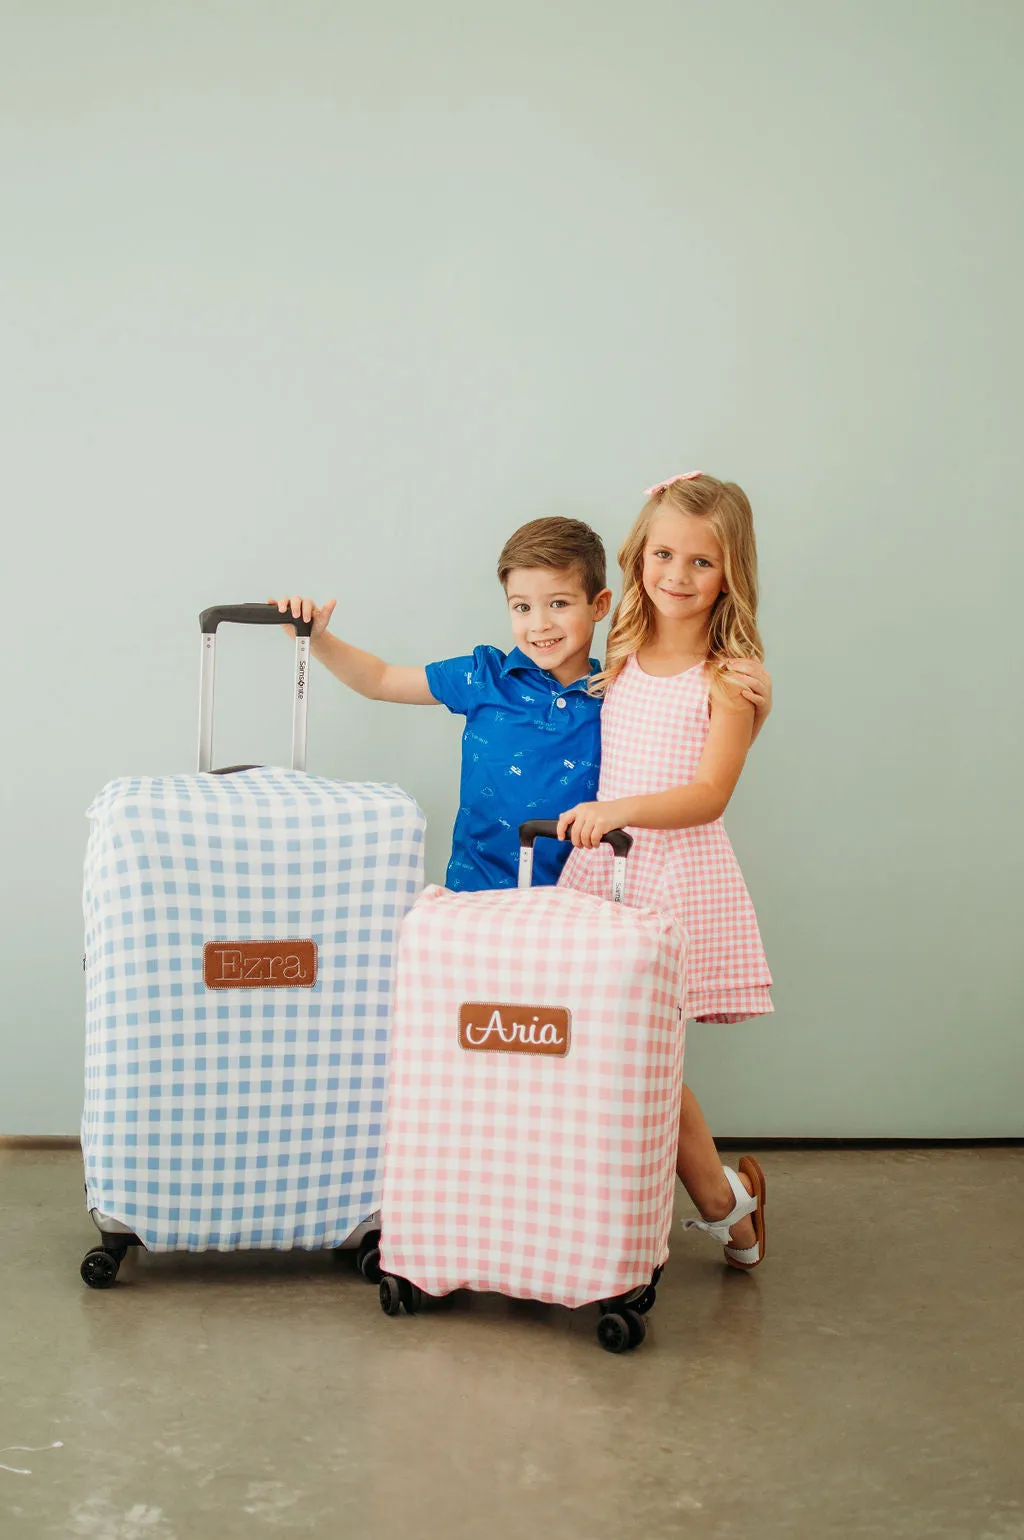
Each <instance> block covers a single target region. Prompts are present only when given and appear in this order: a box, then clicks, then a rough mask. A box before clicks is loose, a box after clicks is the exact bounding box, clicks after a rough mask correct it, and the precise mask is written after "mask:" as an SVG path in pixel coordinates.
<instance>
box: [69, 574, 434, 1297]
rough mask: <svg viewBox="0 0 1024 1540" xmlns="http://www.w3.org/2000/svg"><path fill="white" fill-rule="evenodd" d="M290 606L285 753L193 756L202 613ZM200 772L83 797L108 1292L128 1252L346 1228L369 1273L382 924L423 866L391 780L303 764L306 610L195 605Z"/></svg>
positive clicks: (96, 1185)
mask: <svg viewBox="0 0 1024 1540" xmlns="http://www.w3.org/2000/svg"><path fill="white" fill-rule="evenodd" d="M224 621H234V622H240V623H243V624H249V625H274V624H288V623H291V624H295V625H296V631H297V637H296V660H295V687H294V712H293V727H292V768H291V769H290V770H284V769H275V768H266V767H255V766H246V765H237V766H232V767H231V768H230V769H229V770H222V771H213V772H211V764H212V742H213V682H214V658H215V646H216V633H217V627H218V625H219V624H221V623H223V622H224ZM200 628H201V632H202V671H201V685H200V730H199V773H198V774H196V775H174V776H153V777H148V776H146V777H138V778H134V779H124V780H116V781H112V782H111V783H110V784H109V785H107V786H106V787H105V788H104V789H103V791H102V792H101V793H100V794H99V796H98V797H97V798H96V800H95V801H94V802H93V804H92V806H91V807H90V809H89V814H88V816H89V819H90V823H91V828H90V835H89V842H88V850H87V855H86V861H85V884H84V896H83V907H84V913H85V930H86V952H85V959H84V966H85V973H86V1075H85V1108H84V1113H83V1118H82V1149H83V1154H84V1157H85V1177H86V1195H87V1203H88V1207H89V1211H90V1213H91V1214H92V1217H93V1220H94V1221H95V1223H96V1225H97V1228H98V1229H99V1230H100V1243H99V1245H97V1246H96V1247H94V1248H93V1249H92V1250H91V1251H90V1252H89V1253H88V1255H87V1256H86V1257H85V1260H84V1261H83V1263H82V1266H81V1274H82V1278H83V1279H84V1281H85V1282H86V1283H87V1284H89V1285H90V1286H91V1287H93V1288H106V1287H109V1286H110V1285H111V1284H112V1283H113V1282H114V1280H115V1279H116V1277H117V1272H118V1267H119V1264H120V1263H121V1261H122V1260H123V1259H124V1257H125V1255H126V1253H127V1249H128V1247H129V1246H132V1245H139V1244H141V1245H143V1246H145V1247H146V1248H147V1249H148V1250H150V1251H170V1250H190V1251H204V1250H220V1251H227V1250H235V1249H247V1248H274V1249H290V1248H306V1249H314V1248H316V1249H319V1248H336V1247H353V1246H358V1247H359V1261H360V1266H361V1267H362V1268H363V1270H364V1272H365V1273H366V1275H367V1276H369V1277H372V1278H374V1279H376V1278H377V1277H379V1274H378V1273H377V1272H376V1259H377V1250H376V1243H377V1237H378V1233H379V1232H378V1229H377V1224H376V1213H377V1210H378V1209H379V1206H380V1196H381V1193H380V1189H381V1168H382V1156H383V1120H384V1103H385V1084H386V1073H387V1055H388V1039H389V1033H390V1015H391V992H392V981H393V974H394V963H395V952H396V941H397V935H398V928H399V926H400V924H401V921H402V918H403V916H404V915H405V913H406V911H407V910H408V908H409V906H410V905H411V904H412V902H413V901H414V899H415V897H416V895H417V894H418V892H419V891H420V889H421V888H422V885H423V834H424V819H423V815H422V813H421V812H420V810H419V808H418V807H417V805H416V803H415V802H414V801H413V800H412V798H410V797H408V796H407V795H406V794H405V793H404V792H402V791H400V790H399V788H398V787H397V786H391V785H385V784H365V785H357V784H347V783H344V782H339V781H330V780H324V779H321V778H318V777H316V776H311V775H307V774H306V773H305V760H306V707H307V696H308V673H309V632H310V629H311V628H310V626H309V624H308V623H306V624H303V623H302V622H298V623H296V622H293V621H292V619H291V616H285V615H281V614H279V612H278V610H277V606H276V605H264V604H260V605H227V606H221V607H218V608H215V609H210V610H205V611H204V612H203V614H202V616H201V617H200Z"/></svg>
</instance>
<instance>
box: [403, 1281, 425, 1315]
mask: <svg viewBox="0 0 1024 1540" xmlns="http://www.w3.org/2000/svg"><path fill="white" fill-rule="evenodd" d="M398 1292H399V1294H400V1295H401V1297H402V1304H403V1305H404V1306H405V1313H406V1315H416V1314H417V1313H418V1312H419V1309H420V1307H421V1305H422V1304H423V1295H422V1294H421V1292H420V1290H419V1289H418V1288H417V1287H416V1285H415V1284H414V1283H409V1281H408V1279H406V1278H400V1279H399V1280H398Z"/></svg>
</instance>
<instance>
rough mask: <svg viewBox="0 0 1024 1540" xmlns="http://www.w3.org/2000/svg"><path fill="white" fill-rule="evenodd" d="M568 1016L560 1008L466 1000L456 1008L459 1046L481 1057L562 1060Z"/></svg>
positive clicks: (567, 1034)
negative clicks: (539, 1056) (537, 1056)
mask: <svg viewBox="0 0 1024 1540" xmlns="http://www.w3.org/2000/svg"><path fill="white" fill-rule="evenodd" d="M570 1024H571V1019H570V1016H569V1012H568V1011H567V1010H564V1009H563V1008H562V1007H561V1006H560V1005H507V1004H505V1003H504V1002H499V1001H494V1000H467V1001H465V1002H464V1003H463V1004H462V1005H460V1006H459V1046H460V1047H462V1048H468V1049H470V1050H471V1051H474V1052H483V1053H488V1052H490V1053H495V1052H497V1053H539V1054H547V1055H548V1056H549V1057H552V1058H558V1059H564V1058H565V1056H566V1054H567V1053H568V1052H569V1030H570Z"/></svg>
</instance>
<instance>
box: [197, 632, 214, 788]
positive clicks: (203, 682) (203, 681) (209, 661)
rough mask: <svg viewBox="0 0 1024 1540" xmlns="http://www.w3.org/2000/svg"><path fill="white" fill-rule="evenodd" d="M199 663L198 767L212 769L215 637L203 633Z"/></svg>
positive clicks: (211, 634)
mask: <svg viewBox="0 0 1024 1540" xmlns="http://www.w3.org/2000/svg"><path fill="white" fill-rule="evenodd" d="M201 641H202V653H201V655H200V664H199V769H200V771H203V770H212V769H213V676H214V666H215V663H216V659H217V637H216V635H215V634H214V633H212V632H211V633H210V634H209V635H205V634H204V635H203V636H202V638H201Z"/></svg>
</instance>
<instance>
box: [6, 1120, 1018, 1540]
mask: <svg viewBox="0 0 1024 1540" xmlns="http://www.w3.org/2000/svg"><path fill="white" fill-rule="evenodd" d="M764 1164H765V1166H766V1169H767V1172H768V1178H769V1184H770V1193H769V1220H770V1229H769V1241H770V1247H771V1255H770V1258H769V1260H768V1261H767V1262H766V1263H765V1265H764V1267H763V1268H762V1269H761V1272H760V1274H759V1275H758V1276H757V1277H756V1278H755V1277H749V1278H748V1277H743V1276H740V1275H738V1274H734V1273H731V1272H727V1271H726V1270H725V1269H724V1268H723V1267H722V1266H721V1264H720V1262H719V1261H718V1252H717V1250H716V1248H715V1247H714V1245H713V1244H712V1243H711V1242H709V1241H708V1240H707V1239H706V1238H705V1237H701V1236H694V1235H687V1236H685V1237H684V1236H683V1235H681V1234H679V1235H677V1241H676V1247H675V1251H674V1253H673V1256H672V1259H671V1261H670V1263H669V1267H668V1269H667V1271H666V1276H665V1280H664V1283H663V1285H662V1287H661V1289H660V1290H659V1299H658V1305H657V1307H656V1309H655V1311H654V1313H653V1315H652V1316H651V1317H650V1332H649V1335H648V1339H647V1343H646V1345H645V1346H644V1347H643V1348H641V1349H640V1350H639V1351H638V1352H636V1353H634V1354H631V1355H627V1356H625V1357H622V1358H615V1357H612V1356H611V1355H609V1354H607V1353H604V1352H602V1351H601V1350H600V1348H599V1347H598V1346H597V1344H596V1342H595V1340H594V1336H593V1326H594V1315H595V1313H594V1312H593V1311H590V1310H587V1311H581V1312H578V1313H577V1314H575V1315H574V1314H570V1313H569V1312H568V1311H560V1310H554V1309H548V1308H546V1307H543V1306H531V1305H515V1304H512V1303H509V1302H507V1301H503V1300H500V1299H494V1298H486V1299H485V1298H473V1297H470V1296H465V1295H462V1296H457V1297H456V1298H455V1299H453V1300H451V1301H446V1302H443V1303H440V1304H437V1305H435V1306H434V1307H432V1308H431V1309H430V1310H429V1313H425V1314H424V1315H422V1316H419V1317H417V1318H415V1319H409V1318H407V1317H405V1316H402V1317H400V1318H398V1319H396V1320H388V1319H387V1318H385V1317H384V1316H383V1315H382V1314H381V1313H380V1310H379V1308H378V1306H377V1301H376V1291H375V1290H373V1289H371V1288H369V1287H368V1286H367V1285H366V1284H364V1283H363V1282H362V1280H361V1279H359V1278H358V1276H357V1275H356V1274H355V1272H354V1269H353V1268H352V1266H351V1259H350V1258H347V1259H345V1260H343V1261H338V1260H336V1259H332V1258H331V1257H328V1256H303V1255H294V1256H274V1255H256V1256H228V1257H221V1256H206V1257H189V1256H175V1257H158V1258H153V1257H142V1258H140V1260H139V1262H138V1264H137V1265H136V1267H135V1268H134V1270H133V1271H131V1270H130V1271H129V1272H128V1274H127V1277H126V1278H125V1281H124V1282H123V1283H122V1282H119V1283H118V1285H117V1287H116V1288H114V1289H113V1290H111V1291H108V1292H94V1291H92V1290H88V1289H86V1288H85V1287H84V1286H83V1285H82V1284H81V1283H80V1281H79V1278H78V1264H79V1262H80V1260H81V1257H82V1255H83V1253H84V1251H85V1249H86V1247H87V1245H88V1244H89V1243H90V1242H91V1238H92V1229H91V1226H90V1224H89V1222H88V1220H87V1218H86V1216H85V1214H84V1213H83V1211H82V1186H81V1174H80V1166H79V1163H78V1161H77V1159H76V1157H75V1155H74V1154H73V1153H71V1152H66V1151H45V1152H42V1151H41V1152H31V1153H26V1152H24V1151H12V1150H6V1151H0V1212H2V1214H3V1217H4V1240H5V1245H4V1249H3V1252H2V1254H0V1299H2V1301H3V1316H2V1321H3V1338H2V1340H0V1380H2V1381H3V1396H2V1400H0V1446H3V1445H9V1444H28V1445H49V1444H51V1443H53V1442H54V1441H55V1440H60V1441H61V1443H62V1445H63V1447H62V1448H59V1449H47V1450H44V1452H42V1453H36V1454H20V1453H17V1452H9V1453H6V1454H0V1462H3V1463H6V1464H11V1465H15V1466H21V1467H22V1468H29V1469H31V1472H32V1474H31V1475H27V1476H25V1475H15V1474H11V1473H8V1472H5V1471H0V1534H2V1536H3V1537H4V1540H43V1537H47V1540H48V1537H51V1536H53V1537H57V1536H59V1537H62V1540H63V1537H83V1540H234V1537H239V1540H242V1537H244V1540H259V1537H261V1536H263V1535H266V1536H273V1535H278V1534H305V1535H316V1536H325V1537H327V1536H330V1537H332V1540H333V1537H335V1536H342V1537H347V1536H350V1535H351V1536H357V1535H358V1536H360V1537H362V1536H366V1535H373V1534H378V1535H381V1536H384V1535H387V1536H391V1537H395V1540H433V1537H435V1536H437V1537H445V1540H535V1537H538V1536H544V1537H546V1540H624V1537H632V1536H637V1537H643V1540H660V1537H667V1536H673V1537H675V1536H680V1535H685V1536H687V1537H688V1540H690V1537H692V1540H705V1537H706V1540H802V1537H804V1536H806V1537H814V1540H828V1537H832V1536H835V1537H843V1540H853V1537H866V1536H872V1537H873V1536H878V1537H879V1540H882V1537H885V1540H905V1537H914V1540H917V1537H920V1540H926V1537H927V1540H945V1537H956V1540H1012V1537H1024V1325H1022V1321H1024V1312H1022V1309H1021V1273H1022V1265H1024V1222H1022V1218H1021V1216H1022V1214H1024V1151H1022V1150H1014V1149H1005V1150H999V1149H989V1150H965V1151H959V1150H936V1151H928V1152H924V1151H910V1152H900V1153H874V1152H872V1153H860V1152H858V1153H831V1152H830V1153H817V1152H803V1153H791V1152H788V1153H784V1154H779V1153H769V1154H768V1155H767V1156H766V1157H765V1158H764ZM122 1276H124V1275H122Z"/></svg>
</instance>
